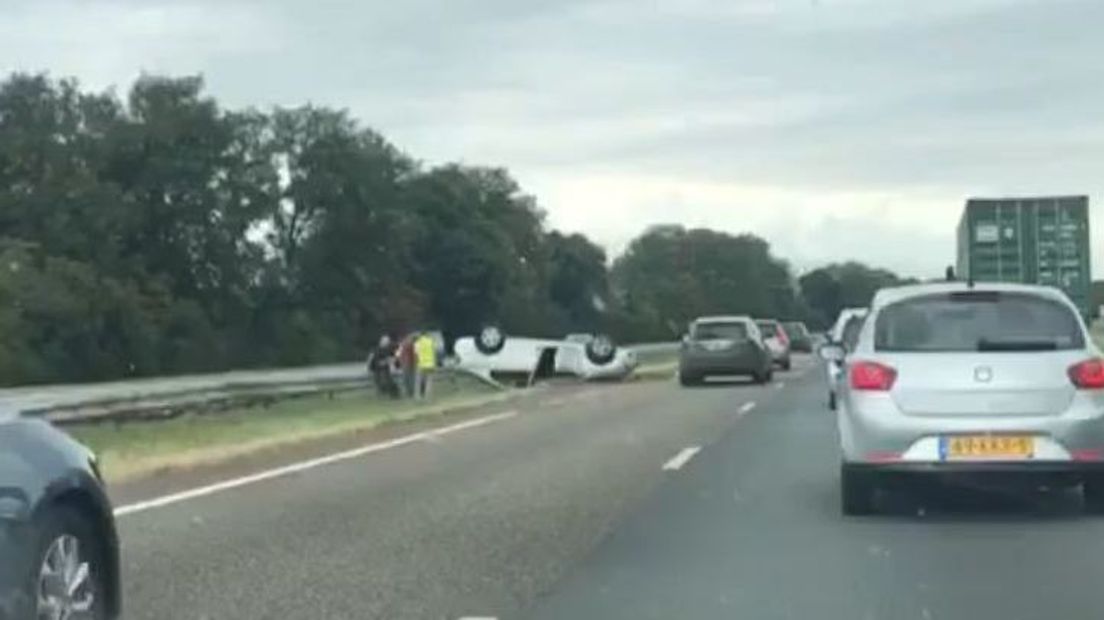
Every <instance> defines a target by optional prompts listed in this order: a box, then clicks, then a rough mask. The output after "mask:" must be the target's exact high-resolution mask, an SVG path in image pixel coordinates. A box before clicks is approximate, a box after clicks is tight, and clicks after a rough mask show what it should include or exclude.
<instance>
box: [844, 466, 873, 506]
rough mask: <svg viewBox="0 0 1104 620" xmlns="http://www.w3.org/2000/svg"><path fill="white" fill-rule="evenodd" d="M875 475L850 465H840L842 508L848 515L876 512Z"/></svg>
mask: <svg viewBox="0 0 1104 620" xmlns="http://www.w3.org/2000/svg"><path fill="white" fill-rule="evenodd" d="M876 488H877V487H876V485H875V484H874V476H873V475H872V474H871V473H870V472H867V471H860V470H856V469H855V468H854V467H851V466H849V465H846V464H844V465H841V466H840V508H841V509H842V510H843V514H845V515H847V516H860V515H868V514H870V513H872V512H874V491H875V489H876Z"/></svg>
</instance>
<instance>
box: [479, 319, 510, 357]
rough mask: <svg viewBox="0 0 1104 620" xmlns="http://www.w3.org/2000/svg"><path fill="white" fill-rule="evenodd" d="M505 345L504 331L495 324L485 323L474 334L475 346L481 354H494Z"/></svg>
mask: <svg viewBox="0 0 1104 620" xmlns="http://www.w3.org/2000/svg"><path fill="white" fill-rule="evenodd" d="M504 346H506V332H504V331H502V330H501V329H499V328H498V326H497V325H486V326H484V327H483V329H481V330H479V333H478V334H476V336H475V348H476V349H478V350H479V352H480V353H482V354H483V355H494V354H495V353H498V352H499V351H501V350H502V347H504Z"/></svg>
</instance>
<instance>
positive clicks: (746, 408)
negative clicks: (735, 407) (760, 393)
mask: <svg viewBox="0 0 1104 620" xmlns="http://www.w3.org/2000/svg"><path fill="white" fill-rule="evenodd" d="M752 409H755V401H752V402H750V403H744V405H743V406H742V407H740V414H741V415H743V414H745V413H747V412H749V411H751V410H752Z"/></svg>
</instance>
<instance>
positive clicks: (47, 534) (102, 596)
mask: <svg viewBox="0 0 1104 620" xmlns="http://www.w3.org/2000/svg"><path fill="white" fill-rule="evenodd" d="M35 532H36V537H35V541H34V547H33V550H34V551H33V554H32V555H31V557H32V558H33V559H32V561H31V565H30V566H29V567H28V569H29V573H30V574H29V575H27V579H26V582H25V586H24V587H25V593H26V595H27V601H28V602H29V604H30V611H31V615H30V616H28V617H32V618H36V617H38V616H37V614H36V612H37V609H36V608H37V605H38V602H37V601H38V586H39V584H38V579H39V572H40V570H41V568H42V566H43V563H44V562H45V561H46V555H47V552H49V551H50V549H51V547H52V546H53V545H54V543H55V541H57V540H59V539H61V538H63V537H65V536H71V537H73V538H75V539H76V540H77V541H78V549H79V553H80V559H81V560H83V561H84V562H87V563H88V567H89V571H88V579H89V581H88V586H87V587H88V589H89V590H90V591H91V593H92V596H93V597H94V598H93V604H92V612H91V617H92V618H95V619H96V620H106V619H107V607H106V605H107V602H108V601H107V594H108V593H107V586H106V582H105V580H104V572H105V570H106V566H105V559H106V558H105V556H104V549H103V547H102V544H103V543H102V540H103V536H101V535H99V534H98V533H97V532H96V528H95V526H94V525H93V521H92V520H91V519H89V518H88V517H87V516H85V515H84V514H82V513H81V512H80V511H78V510H75V509H73V508H69V507H67V506H59V507H56V508H51V509H48V510H47V511H46V512H45V513H44V514H43V515H42V517H41V518H39V519H38V521H37V523H36V527H35ZM84 591H85V588H81V590H79V591H78V592H84Z"/></svg>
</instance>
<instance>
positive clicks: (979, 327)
mask: <svg viewBox="0 0 1104 620" xmlns="http://www.w3.org/2000/svg"><path fill="white" fill-rule="evenodd" d="M1084 345H1085V342H1084V337H1083V336H1082V333H1081V327H1080V324H1079V323H1078V321H1077V316H1076V315H1075V314H1074V313H1073V312H1071V311H1070V310H1069V308H1067V307H1066V306H1064V305H1063V304H1060V303H1057V302H1055V301H1052V300H1049V299H1046V298H1043V297H1038V296H1036V295H1031V294H1025V293H1002V292H994V291H977V292H962V293H951V294H941V295H930V296H926V297H917V298H915V299H909V300H906V301H902V302H899V303H896V304H893V305H890V306H887V307H886V308H885V309H883V310H882V311H881V312H879V313H878V319H877V323H876V325H875V328H874V348H875V349H877V350H879V351H933V352H936V351H1055V350H1066V349H1079V348H1082V347H1083V346H1084Z"/></svg>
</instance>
